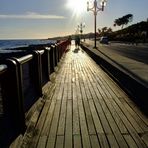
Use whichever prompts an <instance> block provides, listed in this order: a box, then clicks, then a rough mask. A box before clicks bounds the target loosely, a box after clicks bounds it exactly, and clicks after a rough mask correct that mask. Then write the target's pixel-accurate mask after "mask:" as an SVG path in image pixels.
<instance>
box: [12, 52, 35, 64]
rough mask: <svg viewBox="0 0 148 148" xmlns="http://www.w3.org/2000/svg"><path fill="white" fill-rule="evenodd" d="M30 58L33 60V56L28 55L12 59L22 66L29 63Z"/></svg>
mask: <svg viewBox="0 0 148 148" xmlns="http://www.w3.org/2000/svg"><path fill="white" fill-rule="evenodd" d="M32 58H33V55H32V54H28V55H26V56H23V57H21V58H14V59H16V60H17V61H18V62H19V63H20V64H24V63H26V62H28V61H30V60H31V59H32Z"/></svg>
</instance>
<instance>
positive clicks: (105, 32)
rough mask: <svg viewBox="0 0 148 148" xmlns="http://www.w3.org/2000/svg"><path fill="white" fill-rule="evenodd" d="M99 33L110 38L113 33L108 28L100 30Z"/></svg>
mask: <svg viewBox="0 0 148 148" xmlns="http://www.w3.org/2000/svg"><path fill="white" fill-rule="evenodd" d="M98 33H99V36H108V34H110V33H112V29H111V28H108V27H103V28H101V29H99V28H98Z"/></svg>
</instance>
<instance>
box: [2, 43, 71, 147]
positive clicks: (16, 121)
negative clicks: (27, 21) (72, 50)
mask: <svg viewBox="0 0 148 148" xmlns="http://www.w3.org/2000/svg"><path fill="white" fill-rule="evenodd" d="M67 45H68V42H67V41H62V42H60V43H58V44H55V45H50V46H48V45H47V46H46V45H45V46H44V47H43V46H42V47H41V48H37V47H36V46H35V47H34V46H32V50H31V52H27V53H28V54H27V55H25V56H22V57H20V58H17V57H10V58H6V59H5V61H4V63H2V64H0V80H1V82H0V83H1V84H2V85H1V86H2V87H1V91H2V94H3V95H2V98H1V99H2V101H3V108H4V116H3V117H5V116H6V115H7V120H8V121H3V119H2V121H3V122H2V125H1V127H0V130H2V132H0V137H7V136H9V134H10V133H9V131H7V132H6V131H5V129H6V128H7V127H8V129H9V130H10V132H14V136H16V135H15V134H18V133H19V134H20V133H24V132H25V129H26V125H25V124H26V123H25V113H26V112H27V111H28V110H29V109H30V108H31V107H32V105H33V104H34V103H35V102H36V101H37V100H38V99H39V97H41V96H42V93H43V92H42V88H43V86H44V85H45V84H47V83H48V81H50V74H51V73H52V72H54V71H55V67H56V66H58V62H59V61H60V59H61V57H62V55H63V54H64V53H65V51H66V48H67ZM29 48H30V47H29ZM37 49H38V50H37ZM5 72H6V73H5ZM5 122H10V124H9V125H10V127H9V125H8V124H5ZM11 123H12V124H13V125H14V126H11ZM13 127H14V128H13ZM15 132H16V133H15ZM4 139H9V138H4ZM3 142H4V141H3V139H0V146H1V143H3ZM5 144H6V145H7V143H5Z"/></svg>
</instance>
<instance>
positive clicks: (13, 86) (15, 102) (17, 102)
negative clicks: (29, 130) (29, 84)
mask: <svg viewBox="0 0 148 148" xmlns="http://www.w3.org/2000/svg"><path fill="white" fill-rule="evenodd" d="M6 63H7V65H8V72H7V79H6V80H5V81H6V83H5V84H6V86H5V87H6V88H5V90H6V91H7V92H5V95H4V96H5V97H6V99H7V100H5V101H6V106H5V107H4V108H5V112H7V113H8V116H12V117H13V120H14V122H15V124H16V125H17V127H18V128H19V129H20V132H21V133H24V131H25V129H26V125H25V112H24V105H23V94H22V73H21V69H20V65H18V63H17V61H15V60H13V59H8V60H7V61H6Z"/></svg>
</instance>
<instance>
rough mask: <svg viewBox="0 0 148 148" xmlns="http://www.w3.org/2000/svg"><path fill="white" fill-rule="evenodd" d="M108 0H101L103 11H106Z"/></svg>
mask: <svg viewBox="0 0 148 148" xmlns="http://www.w3.org/2000/svg"><path fill="white" fill-rule="evenodd" d="M106 2H107V0H101V2H100V5H101V6H102V11H104V7H105V6H106Z"/></svg>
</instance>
